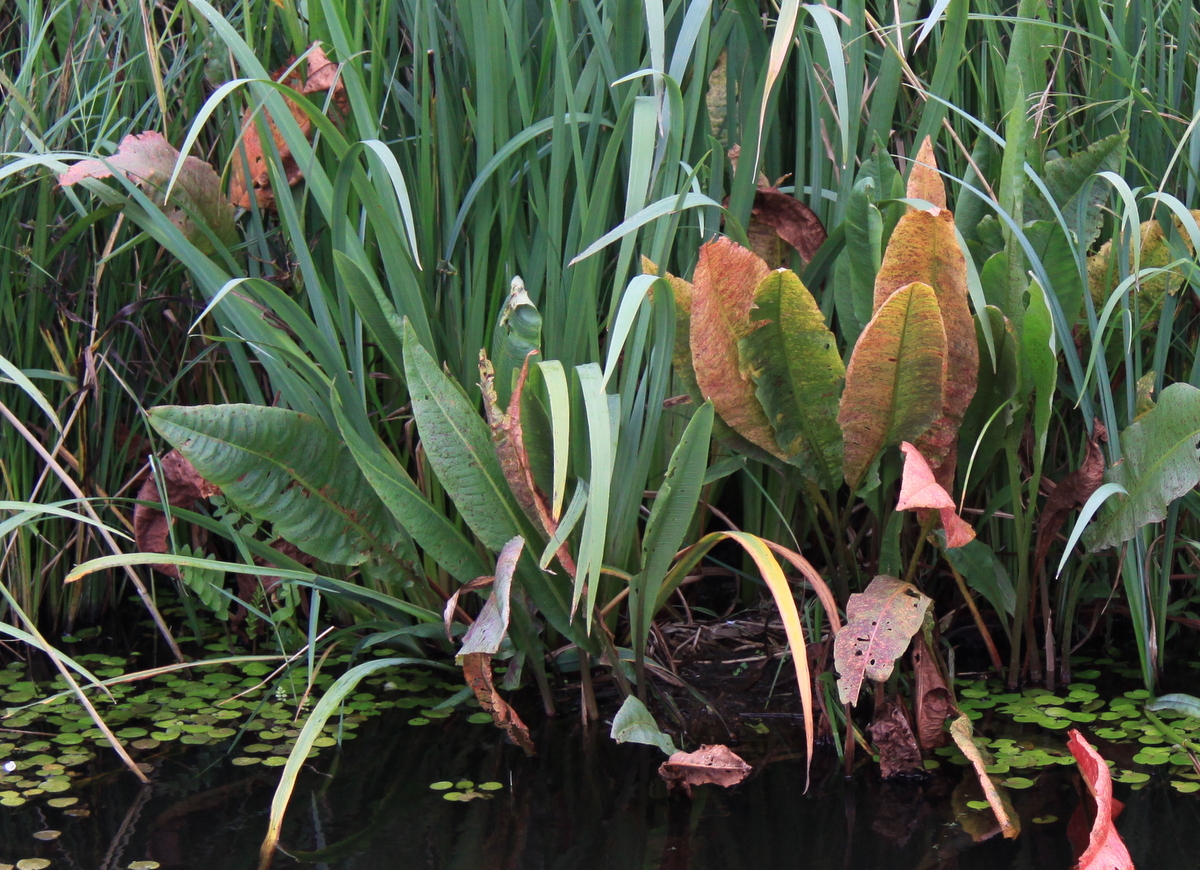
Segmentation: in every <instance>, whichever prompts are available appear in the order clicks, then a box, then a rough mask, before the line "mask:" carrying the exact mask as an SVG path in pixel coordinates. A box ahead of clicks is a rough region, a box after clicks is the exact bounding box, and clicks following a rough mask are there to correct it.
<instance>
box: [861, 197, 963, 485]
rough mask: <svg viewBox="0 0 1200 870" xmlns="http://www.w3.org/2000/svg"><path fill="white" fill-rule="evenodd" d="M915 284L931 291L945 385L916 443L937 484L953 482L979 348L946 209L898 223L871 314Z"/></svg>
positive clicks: (960, 255) (959, 250)
mask: <svg viewBox="0 0 1200 870" xmlns="http://www.w3.org/2000/svg"><path fill="white" fill-rule="evenodd" d="M914 281H919V282H922V283H924V284H927V285H929V286H930V287H932V288H933V292H934V294H935V295H936V297H937V305H938V308H939V310H940V312H941V318H942V322H943V325H944V328H945V332H946V370H947V371H948V372H952V373H953V377H949V378H947V380H946V389H945V394H944V395H943V397H942V413H941V414H940V415H939V417H938V418H937V419H936V420H934V421H933V423H932V424H931V425H930V427H929V431H928V432H926V433H925V434H924V435H922V436H921V437H920V438H914V439H908V440H911V441H913V442H914V443H916V445H917V447H918V448H920V450H921V453H922V454H924V455H925V456H926V457H927V458H928V459H929V462H930V464H931V465H933V467H934V468H935V470H936V472H937V476H938V480H939V481H940V482H941V483H942V485H943V486H947V487H948V486H949V485H950V484H951V482H952V481H953V479H954V463H955V461H956V457H955V451H954V449H953V448H954V446H955V444H956V443H957V438H958V429H959V426H961V425H962V419H963V415H964V414H965V413H966V410H967V406H968V405H970V404H971V397H972V396H974V395H975V386H976V379H977V376H978V372H979V345H978V344H977V341H976V337H975V318H974V317H972V315H971V309H970V307H969V306H968V304H967V295H968V291H967V263H966V259H965V258H964V256H963V252H962V248H961V247H959V244H958V237H957V235H956V233H955V232H954V216H953V215H952V214H951V213H950V212H949V211H947V210H945V209H939V208H934V209H932V210H930V211H911V212H909V213H908V214H906V215H904V217H902V218H900V221H899V223H897V224H896V229H895V230H893V232H892V236H891V238H890V239H889V240H888V246H887V250H886V251H885V252H884V255H883V264H882V265H881V266H880V268H879V275H878V276H877V277H876V279H875V311H876V313H878V311H879V309H880V308H881V307H882V306H883V304H884V302H885V301H886V300H887V299H889V298H891V295H892V294H893V293H895V292H896V290H897V289H899V288H901V287H904V286H906V285H908V284H911V283H912V282H914Z"/></svg>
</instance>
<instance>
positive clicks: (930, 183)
mask: <svg viewBox="0 0 1200 870" xmlns="http://www.w3.org/2000/svg"><path fill="white" fill-rule="evenodd" d="M906 195H907V196H908V198H909V199H923V200H925V201H926V202H929V203H932V204H933V205H936V206H937V207H938V208H945V207H946V185H945V183H944V182H943V181H942V175H941V173H940V172H938V171H937V158H936V157H934V156H933V140H931V139H930V138H929V137H928V136H926V137H925V141H924V142H922V143H921V148H920V150H918V151H917V156H916V157H915V158H914V159H913V165H912V169H911V170H910V171H909V173H908V189H907V193H906ZM913 280H916V279H913Z"/></svg>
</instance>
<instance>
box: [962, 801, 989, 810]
mask: <svg viewBox="0 0 1200 870" xmlns="http://www.w3.org/2000/svg"><path fill="white" fill-rule="evenodd" d="M967 806H969V807H970V808H971V809H973V810H986V809H989V808H990V807H991V804H989V803H988V802H987V801H967Z"/></svg>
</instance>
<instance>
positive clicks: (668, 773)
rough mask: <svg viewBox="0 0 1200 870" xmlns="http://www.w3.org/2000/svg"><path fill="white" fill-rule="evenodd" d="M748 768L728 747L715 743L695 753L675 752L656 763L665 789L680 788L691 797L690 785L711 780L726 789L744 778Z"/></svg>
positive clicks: (748, 771)
mask: <svg viewBox="0 0 1200 870" xmlns="http://www.w3.org/2000/svg"><path fill="white" fill-rule="evenodd" d="M751 769H752V768H751V767H750V765H748V764H747V763H746V762H744V761H742V759H741V758H739V757H738V756H737V755H735V754H734V752H733V751H732V750H731V749H730V748H729V747H728V746H725V745H723V744H716V745H713V746H701V747H700V748H699V749H697V750H696V751H695V752H676V753H675V754H674V755H672V756H671V757H670V758H668V759H667V760H666V761H664V762H663V763H662V764H661V765H660V766H659V768H658V774H659V776H661V777H662V778H663V779H665V780H666V781H667V787H668V788H670V789H672V790H674V789H682V790H683V791H684V792H685V793H686V794H687V796H688V797H691V796H692V786H696V785H708V784H710V783H711V784H713V785H719V786H721V787H723V788H729V787H730V786H731V785H737V784H738V783H739V782H741V781H742V780H743V779H745V778H746V775H747V774H749V773H750V771H751Z"/></svg>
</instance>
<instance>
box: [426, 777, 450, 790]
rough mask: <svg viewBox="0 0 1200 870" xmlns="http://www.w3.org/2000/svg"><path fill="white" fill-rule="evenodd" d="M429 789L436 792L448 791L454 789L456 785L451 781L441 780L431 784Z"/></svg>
mask: <svg viewBox="0 0 1200 870" xmlns="http://www.w3.org/2000/svg"><path fill="white" fill-rule="evenodd" d="M429 787H430V788H431V789H433V790H434V791H446V790H447V789H451V788H454V783H452V782H450V781H449V780H446V779H443V780H439V781H437V782H431V783H430V784H429Z"/></svg>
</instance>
